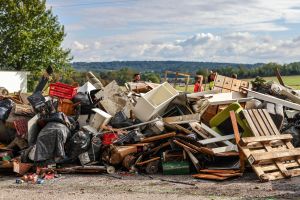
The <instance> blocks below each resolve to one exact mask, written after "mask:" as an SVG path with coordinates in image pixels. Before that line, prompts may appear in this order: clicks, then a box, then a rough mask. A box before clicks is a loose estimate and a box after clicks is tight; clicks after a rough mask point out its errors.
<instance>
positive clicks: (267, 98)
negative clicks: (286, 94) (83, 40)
mask: <svg viewBox="0 0 300 200" xmlns="http://www.w3.org/2000/svg"><path fill="white" fill-rule="evenodd" d="M243 89H244V90H246V91H248V97H254V98H256V99H260V100H264V101H267V102H271V103H275V104H282V105H283V106H285V107H288V108H292V109H295V110H299V111H300V105H299V104H296V103H293V102H289V101H286V100H283V99H279V98H276V97H273V96H271V95H267V94H262V93H259V92H255V91H252V90H249V89H246V88H243Z"/></svg>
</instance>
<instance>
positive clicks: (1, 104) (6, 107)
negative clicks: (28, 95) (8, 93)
mask: <svg viewBox="0 0 300 200" xmlns="http://www.w3.org/2000/svg"><path fill="white" fill-rule="evenodd" d="M13 105H14V102H13V101H12V100H10V99H3V100H1V101H0V120H2V121H5V120H6V119H7V118H8V115H9V113H10V111H11V109H12V107H13Z"/></svg>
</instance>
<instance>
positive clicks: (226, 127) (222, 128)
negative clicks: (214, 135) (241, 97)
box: [209, 103, 251, 136]
mask: <svg viewBox="0 0 300 200" xmlns="http://www.w3.org/2000/svg"><path fill="white" fill-rule="evenodd" d="M232 110H233V111H234V112H235V113H236V115H237V122H238V125H239V128H240V132H242V134H243V136H250V134H251V132H250V130H249V128H248V127H247V126H246V125H245V123H244V122H243V120H242V119H241V118H240V117H239V113H241V111H243V108H242V106H241V105H240V104H239V103H232V104H230V105H229V106H227V107H226V108H225V109H224V110H223V111H221V112H219V113H218V114H216V115H215V116H214V117H213V118H212V119H211V120H210V121H209V124H210V127H212V129H213V130H215V131H217V132H218V133H220V134H223V135H224V134H232V133H233V129H232V126H231V122H230V114H229V112H230V111H232Z"/></svg>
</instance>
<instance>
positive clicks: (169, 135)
mask: <svg viewBox="0 0 300 200" xmlns="http://www.w3.org/2000/svg"><path fill="white" fill-rule="evenodd" d="M175 135H176V133H175V132H172V133H166V134H162V135H157V136H153V137H148V138H145V139H142V140H141V142H142V143H147V142H153V141H156V140H161V139H165V138H170V137H174V136H175Z"/></svg>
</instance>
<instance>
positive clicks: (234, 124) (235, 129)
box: [230, 111, 245, 172]
mask: <svg viewBox="0 0 300 200" xmlns="http://www.w3.org/2000/svg"><path fill="white" fill-rule="evenodd" d="M230 119H231V123H232V128H233V132H234V137H235V142H236V144H237V146H238V150H239V155H240V169H241V172H244V171H245V156H244V154H243V152H242V150H241V148H240V145H239V142H240V140H241V137H240V133H239V128H238V125H237V120H236V116H235V112H234V111H230Z"/></svg>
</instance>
